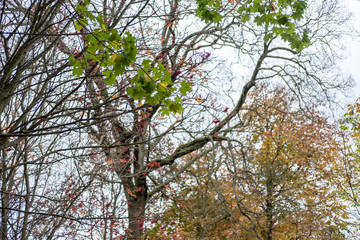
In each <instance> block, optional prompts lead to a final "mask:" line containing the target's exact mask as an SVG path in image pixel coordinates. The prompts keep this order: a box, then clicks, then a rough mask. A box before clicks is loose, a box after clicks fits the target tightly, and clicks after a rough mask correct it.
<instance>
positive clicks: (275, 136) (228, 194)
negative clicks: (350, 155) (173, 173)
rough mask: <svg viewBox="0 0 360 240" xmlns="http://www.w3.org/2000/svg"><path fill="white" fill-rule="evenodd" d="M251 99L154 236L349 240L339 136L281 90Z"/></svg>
mask: <svg viewBox="0 0 360 240" xmlns="http://www.w3.org/2000/svg"><path fill="white" fill-rule="evenodd" d="M250 96H251V100H252V101H251V103H249V105H248V107H247V109H248V111H247V112H244V115H243V119H246V125H243V126H241V127H239V128H238V129H236V130H234V134H235V133H236V135H237V136H236V137H234V139H233V140H231V141H229V142H227V143H225V142H224V143H223V144H222V147H221V148H220V147H218V148H217V149H215V150H214V152H213V153H212V154H209V155H207V156H205V157H203V158H201V159H200V160H199V162H198V164H196V165H194V166H193V167H192V168H190V169H188V171H187V172H186V175H187V178H185V179H179V180H178V181H179V186H173V188H174V189H180V191H179V192H177V193H176V194H175V196H173V202H174V203H173V205H171V206H170V208H169V209H168V210H167V211H166V212H165V213H166V214H165V216H164V219H165V220H166V222H164V219H162V220H161V221H159V222H158V224H157V227H154V228H152V229H151V230H150V234H149V235H150V236H153V237H152V238H151V239H157V238H159V237H162V238H166V237H167V238H169V239H170V238H171V237H172V236H177V237H181V236H182V237H189V238H190V239H200V238H201V239H308V238H324V239H345V233H346V231H347V230H350V229H351V225H350V224H348V223H347V222H346V220H347V219H348V214H349V213H348V209H347V206H348V204H349V202H348V201H346V200H344V199H343V198H342V196H341V195H340V194H339V191H341V187H342V185H338V183H344V181H345V179H344V178H343V173H344V171H345V169H344V168H343V167H342V161H343V158H342V156H341V154H340V149H341V142H339V139H340V138H339V136H340V135H339V132H338V131H337V130H336V128H335V127H334V126H331V125H329V124H328V123H327V122H326V120H325V119H324V117H322V116H321V115H320V114H319V113H318V112H316V111H315V110H314V109H313V110H312V111H311V112H308V113H307V114H306V115H304V113H302V112H301V111H299V110H296V109H294V108H293V103H294V99H295V98H294V97H293V96H291V95H290V94H289V93H288V92H286V91H284V89H277V90H273V91H271V90H270V91H269V90H264V89H258V90H257V91H256V92H252V93H251V94H250ZM185 162H186V161H185ZM179 167H181V166H179ZM339 186H340V188H339ZM159 228H161V231H160V230H159ZM154 235H155V237H154Z"/></svg>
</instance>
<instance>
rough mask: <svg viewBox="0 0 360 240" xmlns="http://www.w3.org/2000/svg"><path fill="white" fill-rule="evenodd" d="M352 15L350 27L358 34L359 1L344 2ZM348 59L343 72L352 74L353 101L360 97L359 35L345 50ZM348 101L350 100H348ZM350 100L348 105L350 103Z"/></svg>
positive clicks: (359, 18) (359, 19)
mask: <svg viewBox="0 0 360 240" xmlns="http://www.w3.org/2000/svg"><path fill="white" fill-rule="evenodd" d="M344 2H345V3H346V4H347V5H348V6H349V8H350V10H351V11H352V12H353V13H354V16H353V20H352V25H353V26H354V28H355V29H357V30H358V31H359V34H360V1H359V0H345V1H344ZM347 52H348V53H349V56H348V58H347V59H346V60H345V61H344V67H343V69H344V72H346V73H350V74H352V76H353V77H354V80H355V82H356V86H355V87H354V93H353V95H354V97H353V98H352V99H351V100H352V101H355V100H356V99H357V98H359V97H360V35H359V36H358V37H357V38H354V39H353V41H351V43H350V45H349V48H348V50H347ZM349 100H350V99H349ZM351 100H350V102H349V103H351Z"/></svg>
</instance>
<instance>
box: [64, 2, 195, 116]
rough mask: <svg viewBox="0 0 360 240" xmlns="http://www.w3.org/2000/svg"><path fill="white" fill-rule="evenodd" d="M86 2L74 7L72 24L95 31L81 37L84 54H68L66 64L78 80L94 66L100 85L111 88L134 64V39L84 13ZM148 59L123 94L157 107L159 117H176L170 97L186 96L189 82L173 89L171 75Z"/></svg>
mask: <svg viewBox="0 0 360 240" xmlns="http://www.w3.org/2000/svg"><path fill="white" fill-rule="evenodd" d="M88 4H89V1H85V5H78V6H77V7H76V10H77V11H78V13H79V15H80V16H81V17H79V18H78V19H77V21H75V23H74V25H75V28H76V30H77V31H84V30H86V29H87V27H89V26H90V24H92V26H93V27H95V29H93V30H92V31H91V33H89V34H88V35H87V36H86V37H85V39H84V40H85V46H86V49H85V52H84V54H83V55H82V56H80V57H78V56H75V55H71V56H70V57H69V64H70V65H72V66H73V75H74V76H76V77H81V76H82V75H83V74H84V71H85V69H87V68H89V63H93V64H97V69H100V72H101V73H102V74H103V76H104V82H105V83H107V84H109V85H112V84H115V83H116V78H117V77H119V76H121V75H122V74H123V73H124V72H125V71H126V69H127V68H128V67H130V66H132V65H135V61H136V60H137V59H136V56H137V48H136V41H135V38H134V37H133V36H132V35H131V34H130V33H129V32H126V33H125V35H120V34H119V32H118V30H116V29H111V30H109V29H108V27H107V25H106V23H105V20H104V16H103V15H102V14H98V15H96V16H95V15H94V14H93V13H92V12H91V11H89V10H88V8H87V5H88ZM150 65H151V61H150V60H144V61H143V62H142V66H140V67H139V68H138V69H137V75H136V76H134V77H133V78H132V80H131V84H130V87H129V88H128V89H127V94H128V95H129V96H130V97H132V98H134V99H135V100H138V101H142V100H144V101H145V102H146V103H148V104H161V105H162V108H161V109H160V112H161V114H162V115H169V114H170V113H173V114H177V113H179V114H180V113H181V112H182V111H183V107H182V100H181V98H180V97H175V99H173V100H171V98H173V97H172V96H173V95H174V94H175V93H176V92H180V93H181V94H182V95H183V96H186V94H187V93H188V92H190V91H191V85H190V83H187V82H185V81H183V82H181V83H180V85H179V87H178V88H177V87H176V86H175V85H174V83H173V82H172V79H171V73H170V72H169V71H168V70H167V69H166V68H165V67H164V66H163V65H162V63H161V62H158V63H156V64H155V66H153V67H151V66H150Z"/></svg>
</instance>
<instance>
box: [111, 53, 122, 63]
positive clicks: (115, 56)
mask: <svg viewBox="0 0 360 240" xmlns="http://www.w3.org/2000/svg"><path fill="white" fill-rule="evenodd" d="M120 58H121V56H120V55H119V54H116V53H114V54H113V55H111V57H110V59H111V61H113V62H115V61H116V60H117V59H120Z"/></svg>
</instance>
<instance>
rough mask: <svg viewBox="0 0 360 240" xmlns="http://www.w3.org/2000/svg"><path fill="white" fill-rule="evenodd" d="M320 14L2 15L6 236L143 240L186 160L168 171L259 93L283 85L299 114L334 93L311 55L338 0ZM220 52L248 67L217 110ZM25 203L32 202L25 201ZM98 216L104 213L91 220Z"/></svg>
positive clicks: (40, 6)
mask: <svg viewBox="0 0 360 240" xmlns="http://www.w3.org/2000/svg"><path fill="white" fill-rule="evenodd" d="M311 6H312V7H313V5H311ZM314 6H315V5H314ZM321 7H322V8H320V9H319V10H318V11H317V12H316V13H317V14H316V15H313V16H316V17H315V18H313V16H312V18H306V17H305V15H304V11H305V8H306V4H305V2H304V1H290V0H288V1H282V2H280V3H273V2H269V1H256V2H253V1H245V2H243V4H239V3H238V2H236V1H230V2H227V3H226V2H223V3H221V4H219V2H208V3H206V2H204V1H197V2H191V3H188V2H182V1H168V2H165V3H160V2H150V1H130V0H129V1H121V2H119V1H103V2H102V1H96V2H95V1H92V2H89V1H84V2H78V1H76V2H73V1H70V2H62V1H57V2H53V1H47V0H42V1H37V2H35V1H34V2H33V1H31V2H27V1H23V2H21V1H16V2H9V4H4V5H3V7H2V8H1V11H2V13H1V16H0V20H1V39H2V42H3V45H2V48H3V49H4V51H2V53H1V54H2V58H1V61H2V62H1V63H2V66H3V69H2V71H1V84H0V86H1V91H0V97H1V103H0V107H1V108H0V112H1V119H2V120H1V130H2V132H1V135H0V136H1V146H0V147H1V149H2V154H3V155H2V192H1V194H2V195H1V199H2V206H1V209H2V230H1V231H2V236H6V237H8V238H12V239H16V238H20V237H19V236H20V235H22V238H23V239H26V238H31V237H34V238H47V239H52V238H56V237H65V236H67V234H68V235H71V236H73V237H76V236H75V235H76V234H79V232H80V233H81V234H85V233H84V232H86V231H89V234H91V235H92V236H93V237H98V236H101V237H103V238H104V237H105V238H106V237H109V238H116V237H124V236H125V237H127V238H129V239H131V238H133V239H140V237H141V235H142V234H143V225H144V222H145V220H146V219H147V215H146V210H147V207H148V206H149V205H148V203H149V201H151V198H152V197H154V196H155V195H156V194H158V193H160V191H161V190H162V189H163V188H164V187H165V186H166V185H167V184H168V183H170V182H171V181H173V180H174V179H175V178H176V177H177V176H179V175H180V174H181V173H182V172H184V171H185V169H186V167H189V166H191V164H192V163H193V162H195V161H196V158H194V159H192V160H189V162H188V163H187V164H186V167H184V168H183V169H180V170H178V171H171V170H172V168H171V165H172V164H174V162H175V161H176V160H177V159H179V158H180V157H183V156H185V155H187V154H190V153H192V152H195V151H197V150H200V149H202V148H203V147H206V146H207V145H208V144H210V143H211V142H212V141H213V142H220V141H224V140H226V139H227V138H226V136H225V135H226V133H227V132H229V131H230V130H231V129H233V128H236V126H237V123H238V120H237V119H236V118H237V117H238V114H239V113H240V112H241V111H243V106H244V103H245V101H246V98H247V94H248V92H249V90H250V89H251V88H253V87H254V86H255V85H256V84H257V83H259V82H261V81H268V80H269V81H270V80H271V81H275V82H276V81H278V80H283V81H284V83H285V84H287V85H288V86H289V87H290V88H291V89H292V90H293V91H294V92H295V93H296V94H297V96H298V98H299V100H300V102H301V103H302V105H304V104H308V103H309V102H311V101H312V99H314V98H313V97H316V98H318V97H319V96H324V95H325V96H326V97H328V95H327V92H326V91H325V90H328V89H333V88H335V89H337V88H338V87H339V85H338V82H337V80H338V78H324V79H323V78H321V77H320V75H321V72H322V73H326V74H329V73H330V71H329V69H331V70H333V66H332V65H331V63H332V62H331V61H332V60H333V55H331V54H330V55H329V56H326V55H325V56H321V54H319V51H316V52H315V50H314V49H316V48H318V47H322V46H324V45H323V44H324V43H325V45H326V46H329V44H331V42H330V39H331V40H334V38H333V36H336V35H338V34H339V31H340V29H341V28H339V24H341V23H342V21H345V19H346V16H344V15H339V14H337V13H338V10H339V9H338V7H337V2H336V1H331V4H330V3H329V2H328V1H327V5H326V6H325V5H323V6H321ZM234 8H235V10H234ZM287 9H292V11H291V12H287ZM195 12H196V14H197V15H198V16H200V17H201V18H203V19H204V20H205V22H201V21H200V20H199V19H198V18H197V17H195V16H194V14H195ZM342 16H344V18H343V17H342ZM302 17H305V18H302ZM321 24H326V26H327V27H326V28H318V27H317V26H320V25H321ZM309 29H312V31H313V32H311V31H310V30H309ZM326 31H328V32H326ZM319 34H320V35H319ZM319 36H321V38H320V37H319ZM310 43H311V45H312V46H310V47H309V50H306V49H305V48H306V47H307V46H309V45H310ZM224 46H231V47H235V48H237V49H239V51H240V52H241V55H242V56H244V58H245V59H248V60H250V61H252V62H251V64H250V67H251V68H252V69H251V71H250V72H251V73H250V74H248V75H245V76H244V78H246V79H247V80H246V81H245V82H244V84H243V85H242V86H241V88H239V90H238V91H239V93H240V94H237V96H236V97H235V98H234V102H235V104H233V106H228V105H226V106H224V105H223V104H221V103H220V102H216V101H215V100H214V99H215V96H216V95H217V94H219V89H217V86H215V84H214V83H215V81H211V78H214V79H215V78H216V79H217V78H221V77H222V76H223V75H221V74H220V73H219V71H220V70H223V69H221V68H216V69H215V70H214V71H209V68H211V65H210V60H213V59H212V58H211V53H210V51H212V50H211V49H214V48H221V47H224ZM336 46H337V45H336ZM321 53H327V52H325V51H321ZM245 56H248V57H247V58H246V57H245ZM314 56H315V57H314ZM321 57H324V58H321ZM318 59H320V61H317V60H318ZM324 59H326V60H327V61H324ZM274 60H276V62H275V61H274ZM315 60H316V61H315ZM205 66H208V67H207V68H206V67H205ZM319 69H320V70H321V71H319ZM315 72H316V73H317V74H318V73H320V75H316V74H315ZM329 79H331V80H329ZM332 80H333V81H334V82H332ZM227 82H230V81H227ZM105 83H112V84H113V85H107V84H105ZM323 94H324V95H323ZM224 95H226V93H225V94H224ZM308 96H310V98H307V97H308ZM230 100H231V99H230V98H226V101H230ZM305 106H306V105H305ZM171 113H172V114H173V113H176V114H177V115H175V116H173V115H171ZM223 135H224V136H223ZM55 136H56V137H55ZM54 139H55V140H54ZM169 142H171V144H173V145H174V147H169V146H168V145H169ZM25 143H26V149H25V147H24V146H25V145H24V144H25ZM24 150H27V152H26V151H24ZM9 153H10V154H9ZM20 156H21V157H20ZM30 156H35V157H34V159H32V160H31V161H29V157H30ZM30 158H31V157H30ZM19 167H21V168H19ZM30 168H31V170H30V171H28V170H29V169H30ZM59 169H61V170H63V173H62V174H60V173H58V172H60V171H59ZM168 169H169V170H170V171H166V173H167V175H165V171H163V170H168ZM161 171H162V172H161ZM27 173H31V174H30V176H31V178H27V177H26V174H27ZM159 176H161V178H159ZM32 177H33V178H32ZM16 179H19V180H21V179H28V180H24V181H22V180H21V181H22V182H21V181H20V182H21V184H23V185H21V184H20V185H19V186H23V188H18V193H19V195H21V196H23V197H22V198H18V199H16V201H17V202H16V203H14V202H12V203H11V204H13V205H11V204H10V197H12V195H10V194H9V192H11V191H12V189H13V186H14V183H16V181H15V180H16ZM36 179H37V180H36ZM55 179H56V180H55ZM69 179H71V181H70V180H69ZM74 182H75V183H74ZM37 183H41V184H37ZM45 183H51V184H50V185H47V184H45ZM48 186H51V188H49V189H47V187H48ZM95 186H96V187H95ZM25 189H26V190H25ZM99 189H101V190H99ZM48 190H50V192H51V194H52V197H51V198H50V199H48V197H47V196H46V192H48ZM107 192H111V193H114V195H111V194H109V195H108V196H106V193H107ZM20 193H21V194H20ZM75 193H76V194H75ZM69 194H70V195H69ZM102 195H105V196H102ZM117 195H119V197H117V198H116V200H114V201H110V199H111V198H112V197H114V196H117ZM28 196H38V198H37V200H36V201H35V200H34V201H33V202H27V197H28ZM34 199H35V198H34ZM94 199H96V201H94ZM108 200H109V201H108ZM35 202H40V203H41V204H38V205H37V206H38V207H34V204H33V203H35ZM44 202H45V204H44ZM94 202H96V203H94ZM109 202H110V205H108V206H107V204H108V203H109ZM10 205H11V206H10ZM100 205H102V208H104V212H103V211H102V210H100V211H97V210H96V208H97V207H98V206H100ZM74 206H76V207H75V208H73V207H74ZM124 207H125V208H128V209H127V212H126V213H125V212H123V210H124ZM110 209H111V211H110ZM114 213H116V214H114ZM125 214H126V215H125ZM44 216H46V217H47V218H46V217H44ZM29 217H33V218H34V219H36V220H33V219H31V220H30V218H29ZM124 218H125V219H128V221H126V220H124ZM102 220H103V221H102ZM17 223H22V224H17ZM102 223H103V225H101V224H102ZM45 224H46V226H47V228H45V227H39V226H41V225H43V226H45ZM121 224H124V227H123V229H120V231H119V232H118V233H115V232H114V231H113V230H114V228H115V225H117V226H119V225H121ZM30 225H31V226H30ZM32 227H33V228H35V227H36V228H37V231H33V230H32ZM119 228H120V227H119ZM9 229H12V231H13V229H17V230H14V231H13V232H11V233H10V232H9V231H8V230H9ZM75 229H82V230H79V231H78V232H76V231H75ZM127 229H128V230H127ZM106 230H108V232H112V233H113V234H110V235H107V231H106ZM124 230H127V232H126V234H125V233H124ZM19 232H23V233H21V234H19Z"/></svg>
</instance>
